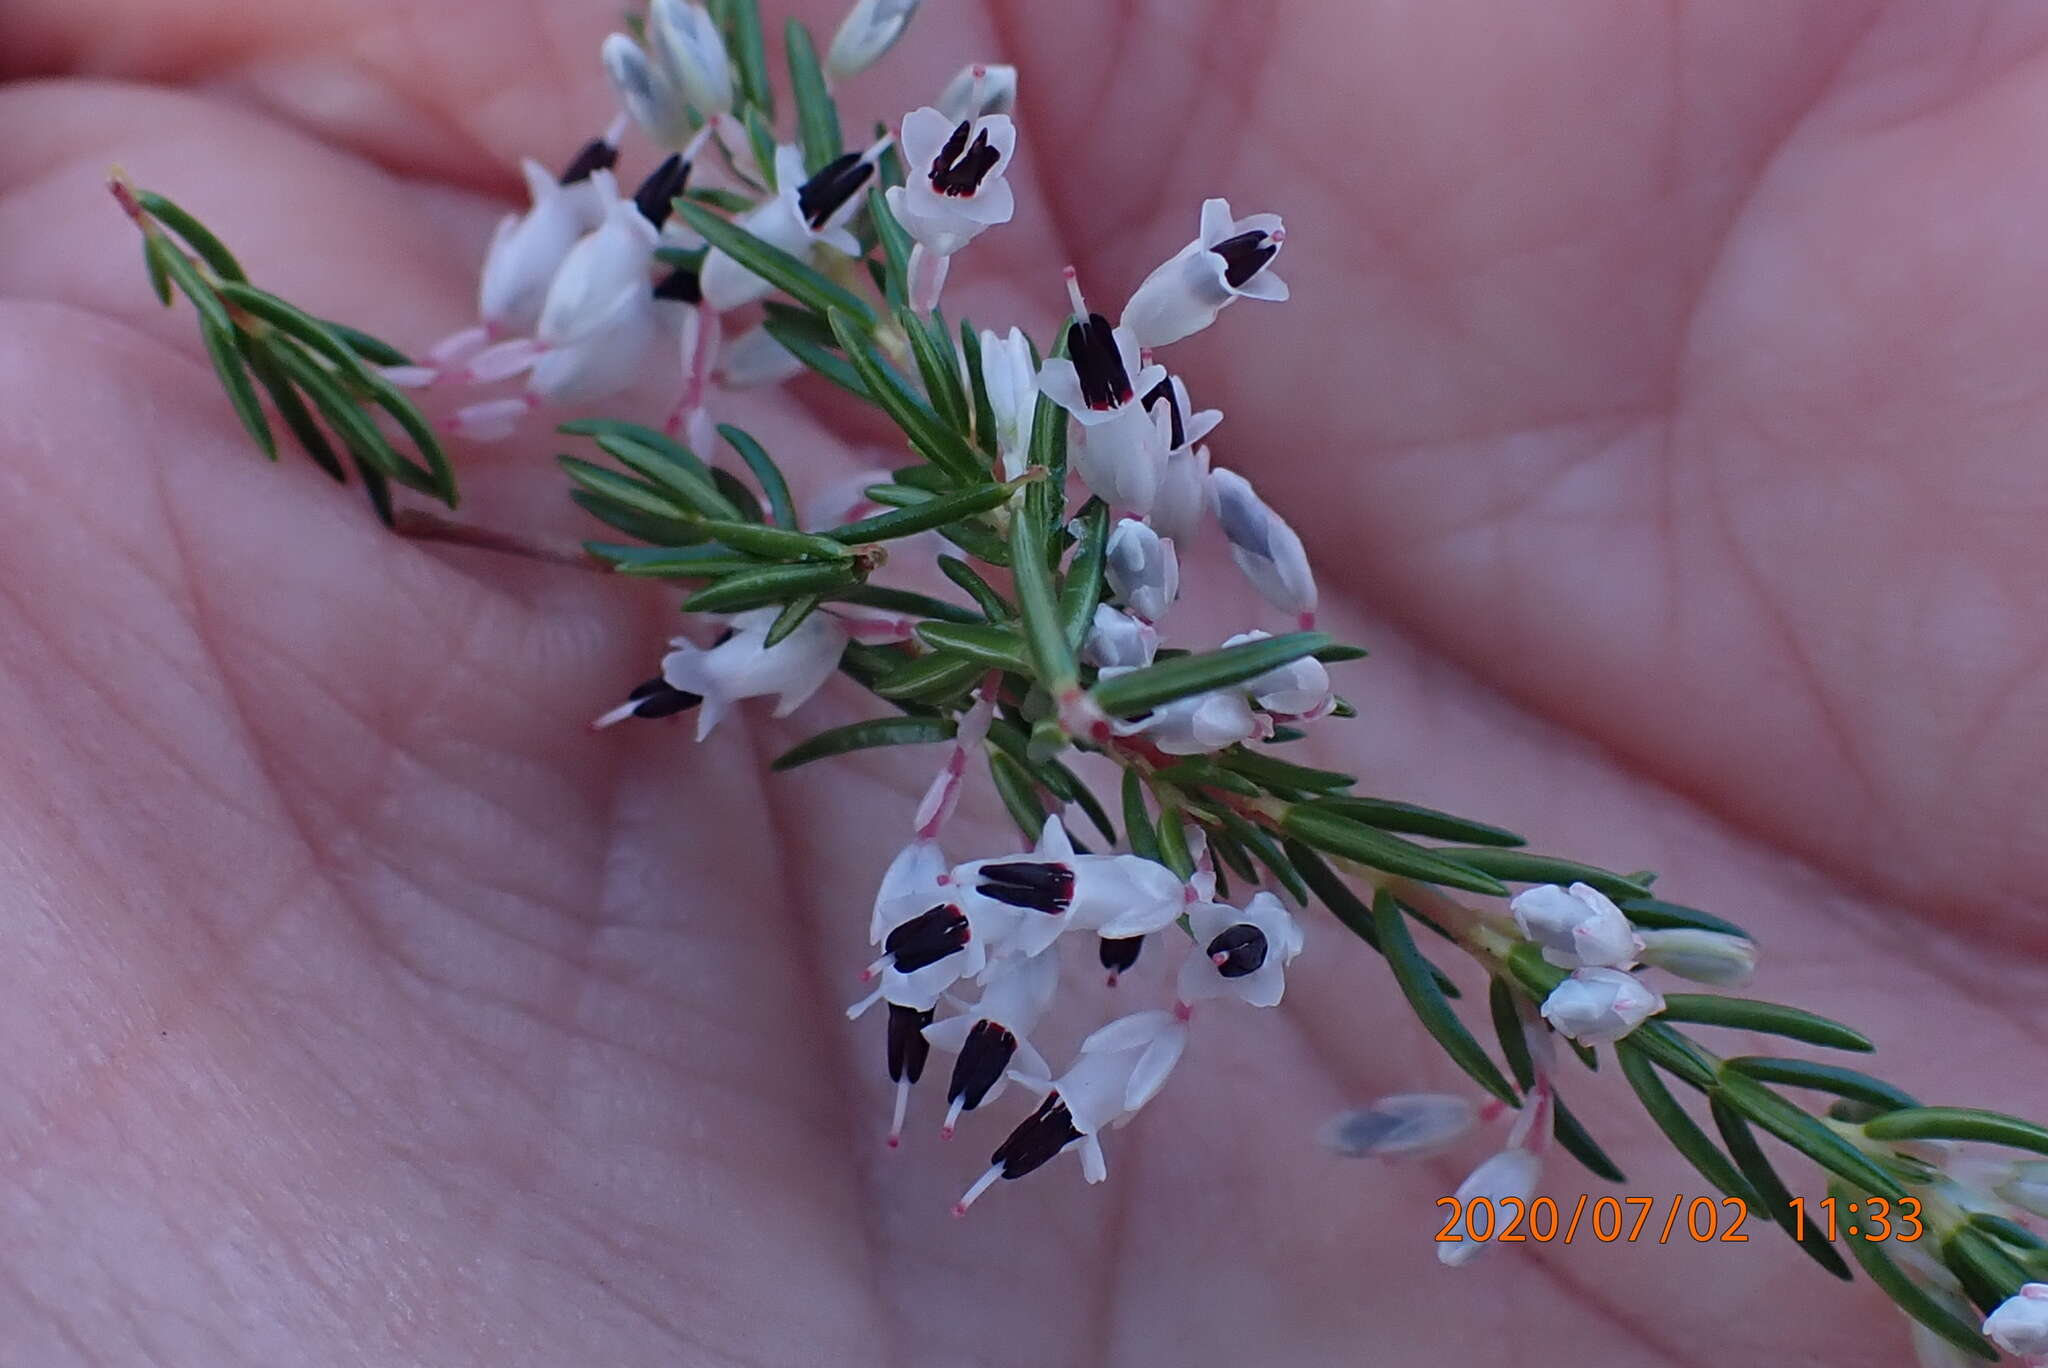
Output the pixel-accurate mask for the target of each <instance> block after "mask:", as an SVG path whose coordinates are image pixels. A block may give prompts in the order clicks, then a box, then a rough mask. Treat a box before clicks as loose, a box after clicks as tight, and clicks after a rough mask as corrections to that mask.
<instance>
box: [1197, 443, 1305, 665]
mask: <svg viewBox="0 0 2048 1368" xmlns="http://www.w3.org/2000/svg"><path fill="white" fill-rule="evenodd" d="M1209 504H1210V507H1212V508H1214V509H1215V511H1216V521H1217V524H1218V525H1219V526H1221V527H1222V529H1223V536H1224V539H1225V540H1226V541H1228V542H1229V543H1230V558H1231V559H1232V560H1234V561H1236V562H1237V568H1238V569H1239V570H1242V571H1243V572H1244V576H1245V578H1246V579H1248V580H1250V581H1251V582H1252V587H1253V588H1255V589H1257V590H1258V591H1259V595H1260V597H1262V598H1264V599H1265V600H1266V602H1268V603H1270V604H1272V605H1273V606H1274V607H1275V608H1278V609H1279V610H1280V611H1281V612H1283V613H1289V614H1292V615H1293V616H1294V617H1295V618H1296V619H1297V620H1299V621H1300V623H1301V625H1302V626H1303V627H1310V626H1313V625H1314V623H1315V616H1316V578H1315V574H1314V572H1313V571H1311V570H1310V569H1309V565H1308V552H1307V551H1305V550H1303V549H1302V545H1301V538H1300V537H1297V536H1296V535H1295V534H1294V529H1293V528H1291V527H1289V526H1288V525H1287V523H1286V522H1285V521H1284V520H1283V519H1282V518H1281V517H1280V515H1279V514H1278V513H1275V512H1274V511H1273V510H1272V509H1270V508H1268V507H1267V506H1266V504H1265V502H1264V501H1263V500H1262V499H1260V498H1259V496H1258V494H1257V493H1255V492H1254V491H1253V489H1252V487H1251V482H1250V481H1248V480H1246V479H1245V478H1244V476H1242V475H1239V474H1238V473H1236V472H1235V471H1231V470H1225V469H1224V468H1223V467H1221V466H1218V467H1217V468H1216V469H1214V470H1212V471H1210V472H1209Z"/></svg>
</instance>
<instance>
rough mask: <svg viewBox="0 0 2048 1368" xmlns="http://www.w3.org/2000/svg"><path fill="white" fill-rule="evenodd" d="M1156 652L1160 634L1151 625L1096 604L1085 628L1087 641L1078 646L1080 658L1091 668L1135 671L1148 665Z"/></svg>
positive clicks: (1106, 606)
mask: <svg viewBox="0 0 2048 1368" xmlns="http://www.w3.org/2000/svg"><path fill="white" fill-rule="evenodd" d="M1158 649H1159V632H1158V630H1157V629H1156V628H1154V627H1153V626H1152V624H1151V623H1149V622H1146V621H1145V620H1143V619H1142V618H1135V617H1132V616H1131V615H1130V614H1129V613H1120V612H1118V611H1117V610H1116V609H1114V608H1112V607H1110V606H1109V605H1108V604H1106V603H1099V604H1097V605H1096V606H1095V619H1094V621H1093V622H1092V623H1090V624H1089V627H1088V639H1087V641H1086V642H1084V643H1083V644H1082V646H1081V658H1082V659H1083V660H1085V661H1087V662H1088V663H1089V664H1090V665H1096V666H1102V667H1105V668H1110V669H1123V670H1136V669H1142V668H1143V667H1144V666H1147V665H1150V664H1151V663H1152V655H1153V652H1155V651H1157V650H1158Z"/></svg>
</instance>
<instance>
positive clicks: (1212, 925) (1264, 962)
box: [1176, 892, 1301, 1007]
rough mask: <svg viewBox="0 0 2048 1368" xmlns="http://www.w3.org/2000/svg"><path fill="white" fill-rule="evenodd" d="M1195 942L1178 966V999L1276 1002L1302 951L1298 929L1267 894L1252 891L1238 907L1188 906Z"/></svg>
mask: <svg viewBox="0 0 2048 1368" xmlns="http://www.w3.org/2000/svg"><path fill="white" fill-rule="evenodd" d="M1187 917H1188V930H1189V931H1191V932H1192V933H1193V934H1194V937H1195V943H1194V946H1193V948H1191V949H1190V950H1189V951H1188V957H1187V959H1186V960H1185V961H1184V962H1183V963H1182V964H1181V967H1180V980H1179V985H1178V987H1177V989H1176V991H1177V992H1178V993H1179V995H1180V1000H1181V1001H1182V1002H1183V1003H1189V1004H1192V1003H1196V1002H1200V1001H1201V1000H1202V999H1204V998H1212V997H1234V998H1238V999H1241V1000H1242V1001H1245V1002H1249V1003H1250V1004H1251V1005H1252V1006H1254V1007H1272V1006H1276V1005H1277V1004H1278V1003H1279V1001H1280V997H1281V995H1282V994H1283V993H1285V992H1286V991H1287V965H1288V962H1289V961H1291V960H1292V959H1293V958H1294V957H1295V956H1296V955H1298V954H1300V953H1301V928H1300V926H1298V925H1297V924H1296V923H1295V920H1294V918H1293V916H1292V915H1290V914H1289V912H1288V911H1287V909H1286V907H1285V906H1283V905H1282V904H1281V902H1280V900H1279V899H1278V898H1276V897H1274V896H1273V895H1272V894H1271V893H1266V892H1260V893H1255V894H1253V895H1252V899H1251V901H1250V902H1248V903H1246V904H1245V905H1244V908H1243V910H1239V909H1238V908H1235V907H1232V906H1230V905H1229V904H1227V903H1219V902H1198V903H1193V904H1190V905H1189V907H1188V909H1187Z"/></svg>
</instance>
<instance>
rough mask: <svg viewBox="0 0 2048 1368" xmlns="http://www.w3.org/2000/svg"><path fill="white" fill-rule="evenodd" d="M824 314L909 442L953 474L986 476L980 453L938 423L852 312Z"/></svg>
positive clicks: (970, 479) (969, 479)
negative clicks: (876, 348)
mask: <svg viewBox="0 0 2048 1368" xmlns="http://www.w3.org/2000/svg"><path fill="white" fill-rule="evenodd" d="M826 320H827V321H828V322H829V323H831V325H832V334H833V336H834V337H835V338H836V339H837V340H838V342H839V349H840V350H841V351H843V352H845V353H846V359H847V360H848V361H849V362H850V363H851V364H852V366H853V369H854V373H855V374H857V375H859V376H860V381H861V385H862V386H863V388H865V390H866V391H867V394H868V397H869V399H870V400H871V401H872V402H873V403H874V404H875V405H876V406H877V407H879V408H880V409H881V410H882V411H883V412H884V413H886V414H888V415H889V417H890V418H891V419H892V420H893V421H894V422H895V424H896V426H897V427H899V428H901V429H902V430H903V435H904V436H906V437H908V438H909V439H910V443H911V445H912V446H914V447H916V448H917V449H918V451H919V453H920V454H922V455H923V456H924V458H925V459H926V460H928V461H931V462H933V463H934V464H936V465H938V466H941V467H943V468H944V469H945V470H946V471H947V472H948V473H950V474H951V475H952V476H953V478H954V479H955V480H958V481H961V482H963V483H975V484H979V483H981V482H982V481H983V480H985V478H986V472H985V471H984V470H983V469H982V465H981V459H980V457H978V456H976V455H975V454H974V452H973V450H972V449H970V448H969V447H968V445H967V443H966V441H965V439H963V438H962V437H961V436H960V434H959V432H958V431H957V430H955V429H953V428H949V427H947V426H946V425H945V424H944V423H942V422H941V421H940V420H939V416H938V415H937V414H936V413H934V412H932V410H931V409H929V408H927V407H926V406H925V403H924V401H923V400H921V399H919V398H918V397H917V396H916V395H915V394H914V393H912V392H911V389H910V387H909V386H908V385H906V384H905V383H904V382H903V380H902V378H901V377H900V376H898V375H897V374H896V372H895V371H894V370H893V369H892V368H891V367H890V366H889V365H888V363H886V362H885V361H883V360H882V359H881V357H879V356H877V355H876V354H875V351H874V348H873V347H871V346H869V345H868V341H867V338H866V337H865V336H864V335H863V331H862V329H860V328H859V327H858V326H857V325H856V324H855V323H854V321H853V317H852V316H851V315H849V314H847V313H846V312H845V311H844V310H841V309H836V308H835V309H833V310H832V311H831V312H830V313H828V314H827V315H826Z"/></svg>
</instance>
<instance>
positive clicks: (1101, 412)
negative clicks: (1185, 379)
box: [1038, 267, 1166, 517]
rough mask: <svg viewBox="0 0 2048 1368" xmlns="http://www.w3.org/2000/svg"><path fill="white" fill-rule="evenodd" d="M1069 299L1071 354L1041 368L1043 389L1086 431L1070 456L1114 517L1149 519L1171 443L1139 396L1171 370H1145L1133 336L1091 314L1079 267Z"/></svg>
mask: <svg viewBox="0 0 2048 1368" xmlns="http://www.w3.org/2000/svg"><path fill="white" fill-rule="evenodd" d="M1067 293H1068V296H1069V298H1070V301H1071V302H1072V304H1073V309H1074V317H1073V320H1072V321H1071V322H1070V323H1069V324H1068V325H1067V354H1066V355H1065V356H1063V357H1059V356H1056V357H1053V358H1052V359H1050V360H1048V361H1047V362H1046V363H1045V364H1044V365H1043V366H1041V367H1040V368H1039V371H1038V388H1039V390H1040V392H1041V393H1043V394H1044V395H1045V396H1046V397H1047V398H1049V399H1051V400H1052V401H1053V402H1054V403H1056V404H1058V405H1059V406H1060V407H1061V408H1063V409H1065V410H1066V411H1067V412H1068V413H1070V414H1072V415H1073V417H1074V419H1075V421H1076V422H1078V423H1079V424H1080V428H1079V430H1078V431H1076V432H1075V433H1074V439H1075V440H1074V442H1073V443H1072V445H1071V448H1070V456H1071V459H1072V460H1073V463H1074V468H1075V470H1076V471H1077V472H1079V474H1080V476H1081V479H1082V481H1083V482H1084V483H1086V484H1087V485H1088V488H1089V489H1090V490H1091V491H1093V492H1094V493H1095V494H1096V495H1098V496H1100V497H1101V498H1102V500H1103V501H1104V502H1106V503H1108V504H1109V505H1110V507H1111V508H1112V509H1113V510H1115V511H1118V512H1127V513H1131V514H1134V515H1136V516H1138V517H1143V516H1144V515H1145V514H1146V513H1148V512H1150V511H1151V508H1152V502H1153V500H1154V499H1155V498H1156V497H1157V496H1158V492H1159V479H1160V475H1161V472H1162V470H1163V468H1164V466H1165V462H1166V439H1165V438H1164V437H1162V436H1161V430H1160V429H1159V428H1157V427H1155V426H1154V424H1153V422H1152V416H1151V414H1150V413H1148V412H1147V411H1146V408H1145V405H1144V404H1143V403H1141V402H1139V396H1140V395H1143V394H1149V393H1151V392H1152V389H1153V388H1154V387H1155V386H1157V385H1158V384H1159V383H1160V382H1161V381H1163V380H1165V379H1166V368H1165V367H1164V366H1157V365H1150V366H1147V365H1141V364H1140V362H1139V356H1138V347H1137V344H1136V343H1134V342H1133V341H1131V338H1130V334H1129V333H1128V332H1126V331H1124V330H1123V329H1120V328H1118V329H1113V328H1111V327H1110V326H1109V320H1108V319H1106V318H1104V317H1103V316H1102V315H1101V314H1098V313H1092V312H1090V311H1089V309H1088V302H1087V300H1086V299H1084V298H1083V297H1082V295H1081V287H1080V285H1079V284H1078V283H1077V282H1076V280H1075V276H1074V272H1073V268H1072V267H1069V268H1068V270H1067Z"/></svg>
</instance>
